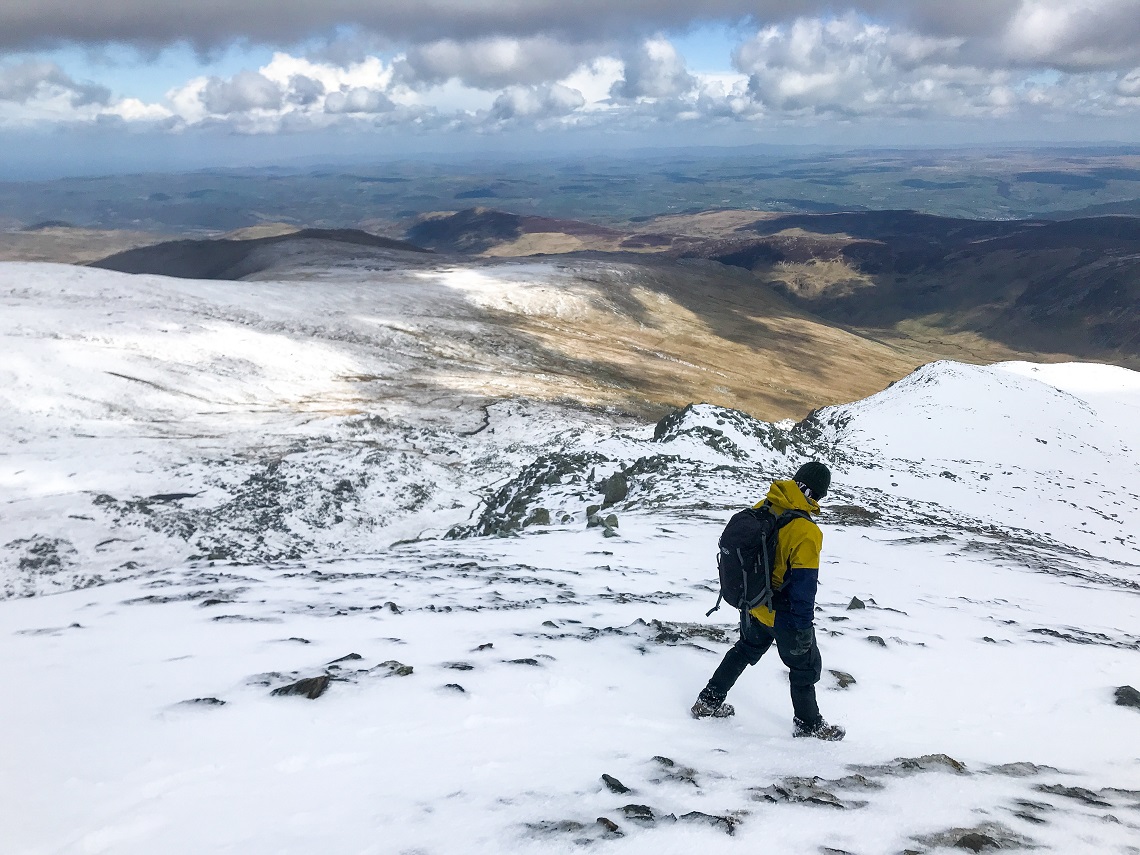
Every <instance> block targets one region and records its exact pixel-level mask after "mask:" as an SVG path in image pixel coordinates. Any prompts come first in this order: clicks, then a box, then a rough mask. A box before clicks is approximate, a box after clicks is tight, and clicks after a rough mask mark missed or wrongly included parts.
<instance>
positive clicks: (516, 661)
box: [503, 657, 541, 668]
mask: <svg viewBox="0 0 1140 855" xmlns="http://www.w3.org/2000/svg"><path fill="white" fill-rule="evenodd" d="M503 661H504V662H506V663H507V664H508V665H532V666H534V667H535V668H538V667H541V663H540V662H539V661H538V660H537V659H531V658H529V657H528V658H525V659H504V660H503Z"/></svg>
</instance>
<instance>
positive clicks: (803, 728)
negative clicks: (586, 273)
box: [792, 718, 847, 742]
mask: <svg viewBox="0 0 1140 855" xmlns="http://www.w3.org/2000/svg"><path fill="white" fill-rule="evenodd" d="M792 725H793V730H792V736H795V737H801V736H811V737H814V738H815V739H822V740H824V741H825V742H838V741H839V740H841V739H842V738H843V737H844V736H846V735H847V731H846V730H844V729H843V728H842V727H840V726H839V725H838V724H828V723H827V722H826V721H824V720H823V719H822V718H821V719H820V720H819V721H817V722H816V723H815V724H812V725H807V724H804V723H803V722H802V721H800V720H799V719H798V718H793V719H792Z"/></svg>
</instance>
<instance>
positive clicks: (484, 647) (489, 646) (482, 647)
mask: <svg viewBox="0 0 1140 855" xmlns="http://www.w3.org/2000/svg"><path fill="white" fill-rule="evenodd" d="M494 646H495V643H494V642H493V641H487V642H484V643H483V644H480V645H479V646H478V647H476V648H475V650H476V651H480V650H491V649H492V648H494Z"/></svg>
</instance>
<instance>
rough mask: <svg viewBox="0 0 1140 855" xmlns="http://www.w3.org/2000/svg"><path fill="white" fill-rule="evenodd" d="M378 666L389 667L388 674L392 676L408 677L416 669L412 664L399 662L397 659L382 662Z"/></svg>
mask: <svg viewBox="0 0 1140 855" xmlns="http://www.w3.org/2000/svg"><path fill="white" fill-rule="evenodd" d="M376 667H377V668H386V669H388V676H392V677H407V676H408V675H409V674H411V673H412V671H413V670H414V669H413V668H412V666H411V665H405V664H404V663H403V662H397V661H396V660H395V659H389V660H388V661H387V662H381V663H380V664H379V665H377V666H376Z"/></svg>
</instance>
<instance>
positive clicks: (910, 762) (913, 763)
mask: <svg viewBox="0 0 1140 855" xmlns="http://www.w3.org/2000/svg"><path fill="white" fill-rule="evenodd" d="M848 768H850V769H851V770H852V771H855V772H859V773H862V774H864V775H890V776H892V777H905V776H907V775H917V774H919V773H920V772H933V771H947V772H953V773H954V774H956V775H968V774H970V772H969V770H968V769H967V768H966V764H965V763H961V762H959V761H958V760H955V759H954V758H953V757H950V756H949V755H946V754H923V755H922V756H921V757H896V758H895V759H894V760H892V761H891V762H890V763H883V764H880V765H877V766H858V765H857V766H849V767H848Z"/></svg>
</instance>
